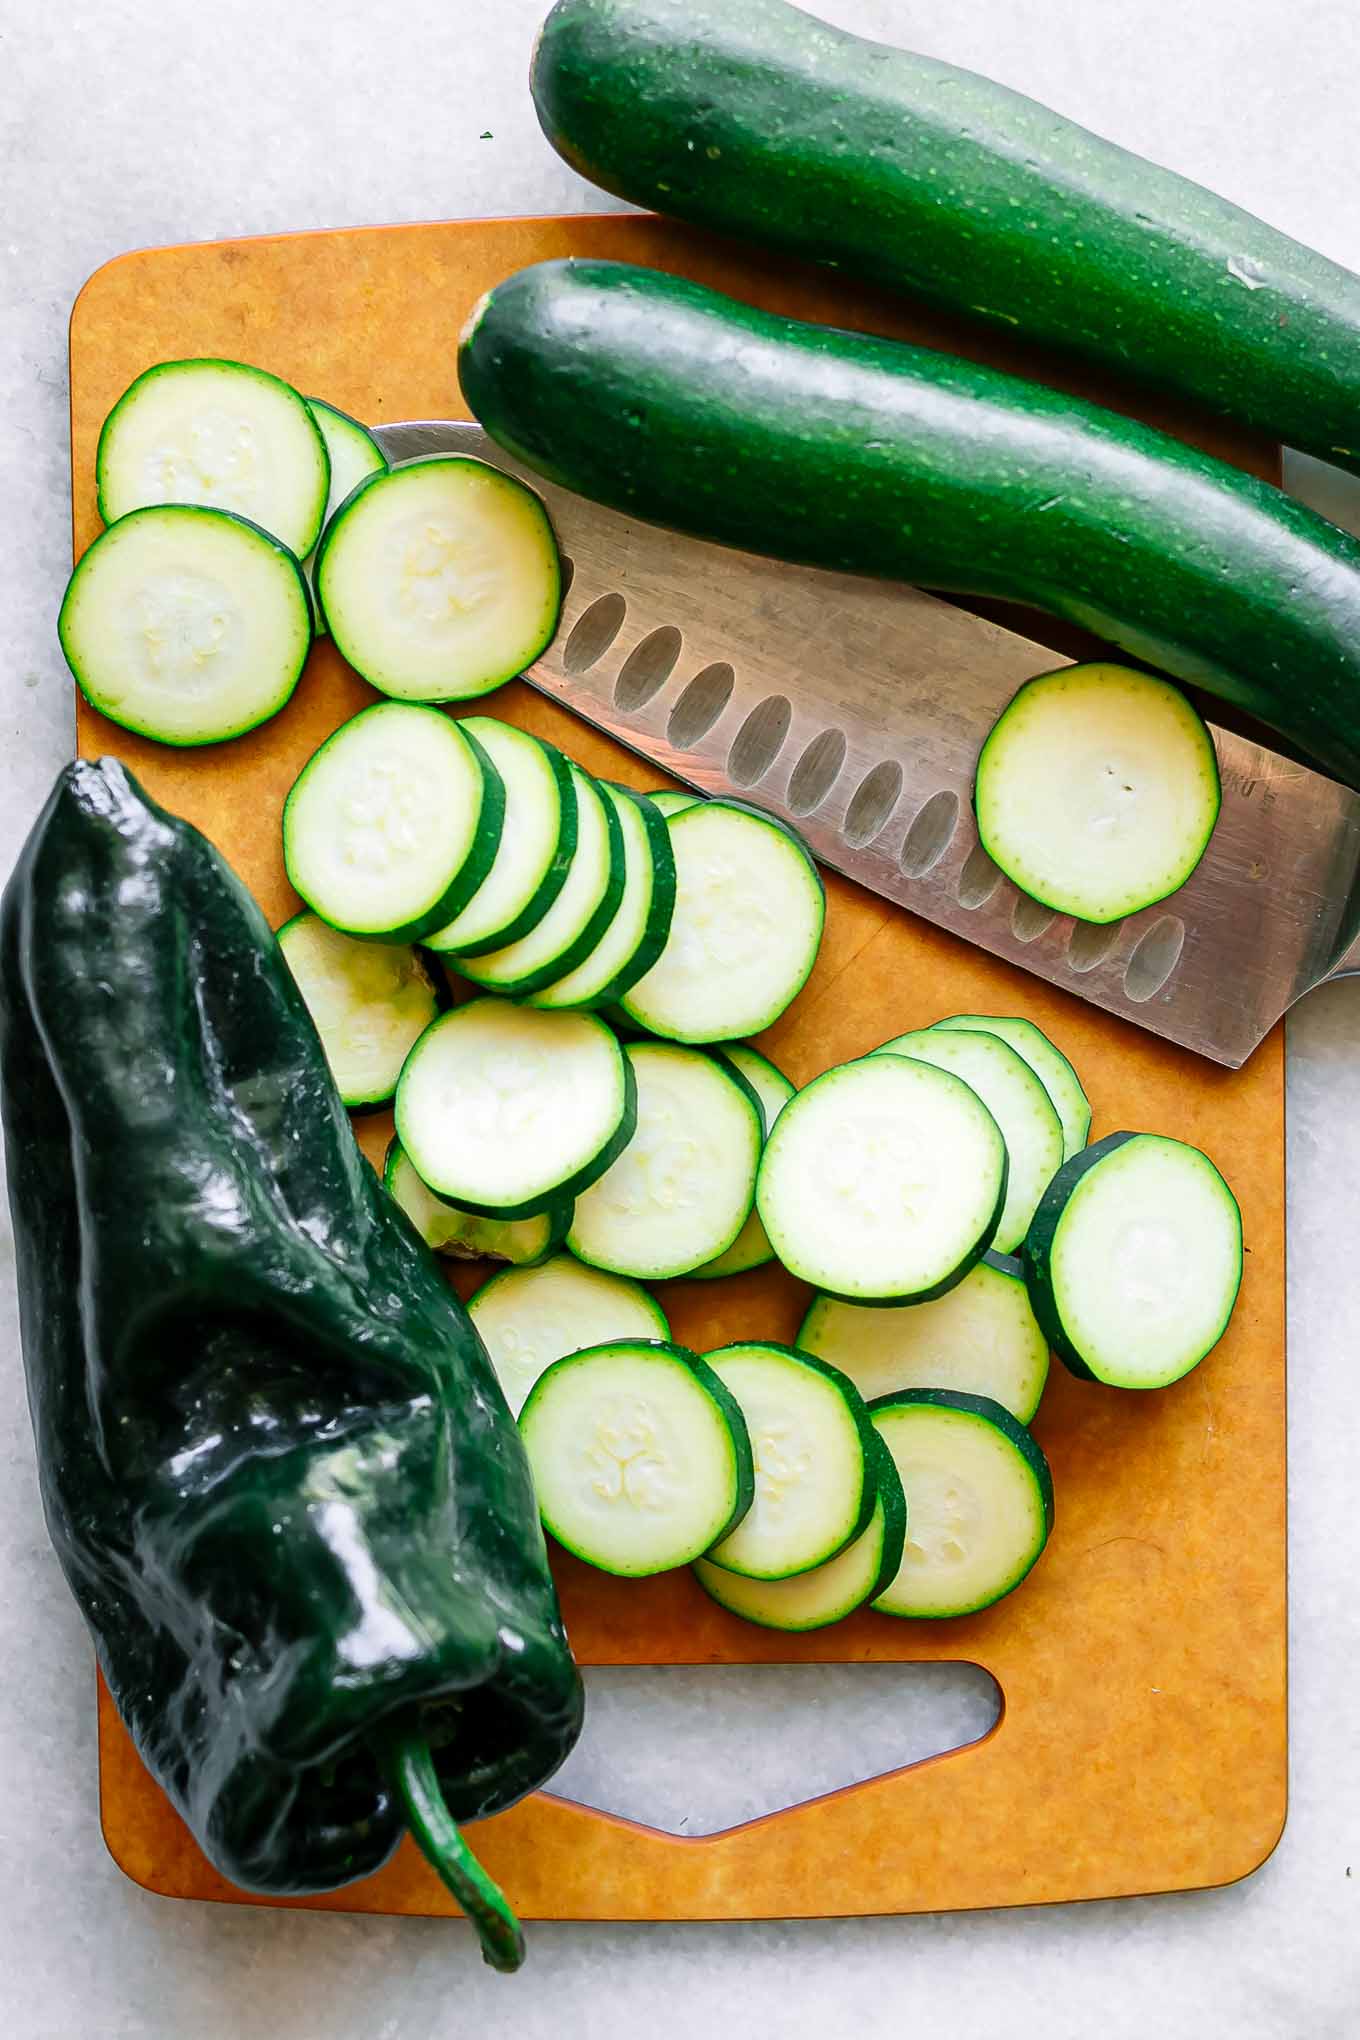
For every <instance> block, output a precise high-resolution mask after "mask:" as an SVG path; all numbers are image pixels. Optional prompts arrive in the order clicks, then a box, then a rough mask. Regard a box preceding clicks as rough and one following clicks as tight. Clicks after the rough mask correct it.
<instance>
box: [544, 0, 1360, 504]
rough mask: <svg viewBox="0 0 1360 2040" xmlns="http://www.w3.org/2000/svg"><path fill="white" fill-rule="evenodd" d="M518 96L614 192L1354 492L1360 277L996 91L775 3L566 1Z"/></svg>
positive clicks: (1182, 181) (1359, 417)
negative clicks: (948, 314)
mask: <svg viewBox="0 0 1360 2040" xmlns="http://www.w3.org/2000/svg"><path fill="white" fill-rule="evenodd" d="M533 94H534V103H535V105H536V107H537V109H538V117H539V120H540V121H541V123H542V125H543V129H544V132H545V133H546V134H547V136H548V139H549V140H550V141H551V142H552V144H553V146H554V147H555V148H556V149H558V150H559V151H560V152H561V154H562V155H563V156H565V157H566V159H567V161H568V162H569V163H571V164H572V165H573V166H574V167H575V168H576V169H578V170H579V171H581V172H582V174H583V175H584V176H586V177H589V178H591V179H592V180H593V181H594V182H595V183H596V184H600V185H603V186H604V187H605V189H606V190H609V191H614V192H618V193H619V194H620V195H621V196H622V197H624V198H629V199H632V200H634V201H635V202H636V203H637V204H639V205H645V206H651V207H654V208H655V209H656V210H658V211H659V212H663V213H672V214H674V215H675V216H676V217H677V218H680V219H685V220H692V221H694V222H696V223H697V224H699V225H701V226H706V227H713V228H716V229H717V230H718V231H719V232H721V233H726V234H733V235H738V236H741V237H744V238H747V239H751V240H755V241H763V242H765V243H767V244H768V245H770V246H771V247H775V248H782V249H786V250H787V251H788V252H789V253H791V254H794V255H800V256H803V257H805V258H807V259H808V260H810V261H813V262H820V263H824V264H826V265H827V266H828V267H830V268H844V269H846V270H849V271H851V272H853V273H857V274H859V275H861V276H867V277H871V278H873V279H874V280H875V281H876V282H878V283H881V284H886V285H888V286H889V287H890V288H892V289H899V290H904V291H908V292H910V293H911V294H912V295H913V296H917V297H921V298H925V299H928V300H929V301H931V302H932V303H934V304H938V305H946V306H949V307H950V308H951V309H953V310H956V311H961V312H967V313H971V314H973V315H974V316H976V317H977V318H979V319H982V320H985V321H987V322H988V323H989V324H991V325H994V326H1000V325H1004V326H1006V327H1008V328H1009V329H1010V330H1011V331H1014V330H1015V329H1016V328H1019V329H1020V330H1021V331H1023V332H1025V333H1027V334H1030V335H1031V336H1033V337H1034V338H1035V339H1037V340H1042V341H1045V342H1047V343H1050V344H1052V345H1053V346H1056V347H1062V348H1066V349H1071V350H1074V351H1075V352H1077V353H1079V354H1082V355H1085V356H1086V357H1087V358H1088V359H1090V360H1093V361H1097V362H1101V363H1105V364H1109V365H1111V366H1113V367H1116V368H1118V369H1120V370H1122V371H1125V372H1127V373H1129V374H1132V375H1135V376H1138V377H1140V378H1141V379H1143V380H1145V381H1147V382H1150V383H1154V384H1156V385H1159V386H1161V387H1163V388H1166V389H1171V390H1179V391H1181V392H1183V393H1184V394H1185V395H1187V396H1190V397H1193V398H1195V399H1197V400H1198V401H1200V402H1202V403H1204V404H1206V405H1208V406H1210V407H1212V409H1214V410H1216V411H1219V412H1224V413H1227V414H1229V415H1231V416H1233V417H1236V418H1241V419H1244V420H1246V422H1247V423H1249V424H1252V425H1256V426H1259V427H1261V428H1263V429H1264V430H1265V431H1267V432H1269V433H1271V434H1273V435H1274V436H1275V437H1277V438H1280V439H1284V440H1286V441H1287V442H1288V443H1289V444H1290V445H1291V446H1299V447H1303V448H1305V449H1306V450H1307V451H1309V452H1311V453H1315V454H1318V455H1320V456H1321V457H1322V458H1323V459H1324V460H1333V461H1336V462H1338V463H1339V464H1340V465H1342V466H1344V467H1350V468H1353V469H1356V470H1357V471H1360V277H1357V276H1355V275H1354V274H1352V272H1351V271H1349V270H1346V269H1342V268H1341V267H1339V265H1338V264H1336V263H1334V262H1329V261H1327V260H1326V259H1325V257H1323V256H1321V255H1317V254H1314V253H1313V252H1312V251H1311V250H1309V249H1307V248H1304V247H1301V246H1300V245H1299V243H1298V242H1297V241H1292V240H1291V239H1290V238H1289V236H1288V235H1286V234H1282V233H1279V232H1277V231H1276V230H1275V229H1274V228H1273V227H1268V226H1266V225H1265V224H1264V222H1263V221H1261V220H1258V219H1256V218H1254V217H1253V216H1252V215H1251V214H1250V213H1246V212H1243V211H1241V210H1240V208H1239V207H1237V206H1234V205H1229V204H1228V202H1227V201H1226V200H1225V199H1221V198H1218V197H1216V196H1215V195H1214V194H1213V193H1212V192H1210V191H1206V190H1205V189H1204V188H1203V187H1202V186H1201V185H1198V184H1192V183H1191V182H1190V181H1189V180H1188V179H1187V178H1184V177H1178V176H1176V175H1174V174H1173V173H1172V172H1171V171H1168V170H1162V169H1159V168H1157V167H1156V165H1154V164H1151V163H1147V162H1145V161H1144V160H1143V159H1142V158H1141V157H1139V156H1135V155H1131V154H1130V153H1129V151H1128V150H1126V149H1120V148H1117V147H1116V146H1115V145H1114V144H1113V143H1112V142H1106V141H1103V140H1102V139H1101V138H1100V137H1099V136H1098V135H1093V134H1090V133H1088V131H1087V130H1086V129H1085V128H1080V127H1077V126H1076V125H1075V124H1074V123H1073V122H1071V121H1068V120H1064V119H1063V118H1062V116H1061V115H1059V114H1056V113H1054V112H1052V111H1051V110H1050V109H1049V108H1048V107H1046V106H1040V105H1039V104H1038V103H1037V102H1036V101H1035V100H1032V99H1027V98H1025V97H1024V96H1023V95H1022V94H1020V93H1018V92H1011V91H1009V90H1008V89H1007V88H1006V87H1005V86H1003V85H995V84H993V83H991V82H990V81H989V80H988V79H986V78H980V77H978V76H977V75H976V73H974V72H971V71H962V70H957V69H955V68H954V66H952V65H950V64H942V63H938V62H936V61H934V60H933V59H931V58H929V57H918V56H912V55H910V54H909V53H908V52H906V51H904V50H895V49H891V48H889V47H888V46H886V45H885V44H882V43H875V42H866V41H864V40H863V39H862V38H860V37H859V36H854V35H849V34H847V33H846V32H845V31H843V30H841V29H838V28H832V27H830V26H828V25H827V24H826V23H824V22H820V21H817V20H815V19H814V17H813V16H811V15H809V14H805V13H803V11H802V10H801V9H800V8H796V7H790V6H788V5H786V4H785V0H558V5H557V6H556V7H554V9H553V11H552V13H551V14H550V15H549V17H548V20H547V22H546V24H545V26H544V28H543V32H542V35H541V36H540V39H539V44H538V48H537V52H536V54H535V58H534V67H533Z"/></svg>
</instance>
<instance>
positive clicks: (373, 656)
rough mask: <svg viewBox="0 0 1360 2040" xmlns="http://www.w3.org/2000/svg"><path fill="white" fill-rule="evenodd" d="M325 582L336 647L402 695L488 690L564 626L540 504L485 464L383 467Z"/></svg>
mask: <svg viewBox="0 0 1360 2040" xmlns="http://www.w3.org/2000/svg"><path fill="white" fill-rule="evenodd" d="M316 587H317V594H318V596H319V597H320V601H321V606H322V609H323V610H324V612H325V616H326V622H327V624H328V626H329V628H330V632H331V635H332V637H333V638H334V639H335V642H336V645H337V646H338V648H339V649H340V651H341V652H342V653H343V654H344V656H345V658H346V659H348V660H349V662H350V664H351V665H352V666H353V667H355V669H356V670H357V671H358V672H360V673H362V674H363V676H364V678H365V679H366V680H367V681H368V682H369V684H370V685H371V686H373V687H376V688H378V690H379V691H380V692H381V693H383V694H390V695H393V696H395V697H396V698H397V699H398V700H402V701H460V700H466V699H468V698H469V697H471V696H475V695H480V694H486V693H489V692H490V691H491V690H492V689H493V688H495V687H499V686H501V685H503V683H504V682H505V681H507V680H510V679H513V678H514V676H515V675H516V674H517V673H522V672H523V671H524V669H525V667H526V666H529V665H532V663H533V661H534V660H535V659H536V658H537V657H538V655H539V653H540V652H541V651H542V650H543V648H544V646H545V645H546V644H547V643H548V640H549V639H550V638H551V636H552V634H553V631H554V629H555V628H556V625H557V613H558V608H559V606H560V602H561V572H560V568H559V563H558V557H557V545H556V541H555V540H554V538H553V534H552V527H551V525H550V524H549V522H548V518H547V513H546V512H545V510H544V508H543V505H542V503H541V502H540V501H539V498H538V497H537V496H536V495H534V494H533V492H532V490H530V489H526V488H525V487H524V485H523V483H521V482H517V481H515V480H514V479H513V477H511V476H509V475H506V474H502V472H501V471H500V469H499V468H494V467H490V466H488V465H487V463H486V462H485V461H478V460H467V459H461V458H454V459H440V460H428V461H415V462H412V463H410V464H409V465H408V466H405V467H400V468H394V469H392V470H391V471H390V472H389V473H387V474H379V475H376V476H375V477H374V478H373V479H372V480H371V481H370V482H368V483H367V484H366V485H365V486H364V487H363V488H362V489H361V490H360V491H358V493H357V494H355V495H354V496H353V497H351V499H350V500H349V502H348V503H346V504H345V506H344V508H343V510H342V511H341V513H340V514H339V515H338V516H337V517H336V518H335V520H334V521H333V523H332V524H331V525H330V527H329V529H328V530H327V532H326V535H325V542H324V544H323V545H322V546H321V548H320V550H319V552H318V554H317V562H316Z"/></svg>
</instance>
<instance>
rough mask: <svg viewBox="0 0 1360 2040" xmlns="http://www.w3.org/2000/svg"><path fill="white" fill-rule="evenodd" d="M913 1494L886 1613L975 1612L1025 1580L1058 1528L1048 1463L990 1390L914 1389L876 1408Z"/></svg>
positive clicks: (883, 1596)
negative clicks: (972, 1392)
mask: <svg viewBox="0 0 1360 2040" xmlns="http://www.w3.org/2000/svg"><path fill="white" fill-rule="evenodd" d="M869 1411H870V1414H871V1416H872V1417H873V1420H874V1423H875V1425H876V1427H877V1429H878V1433H879V1436H880V1437H881V1438H882V1440H883V1442H884V1444H885V1445H886V1446H887V1448H888V1450H889V1452H890V1453H891V1454H892V1457H893V1461H894V1464H895V1465H896V1467H897V1471H898V1475H899V1477H900V1479H901V1482H902V1490H903V1493H904V1494H905V1495H906V1498H907V1540H906V1545H905V1547H904V1549H903V1553H902V1563H901V1565H900V1566H899V1568H898V1571H897V1576H896V1578H895V1579H894V1580H893V1581H892V1582H891V1583H890V1584H889V1585H888V1586H887V1587H885V1588H883V1589H882V1591H881V1592H880V1593H879V1594H878V1595H877V1596H876V1598H875V1600H874V1606H875V1608H877V1609H878V1610H879V1611H880V1612H881V1613H882V1614H884V1615H905V1616H912V1617H920V1616H948V1615H974V1614H976V1613H977V1611H978V1610H979V1609H980V1608H989V1607H990V1606H991V1605H992V1603H993V1602H994V1601H999V1600H1000V1599H1001V1598H1002V1596H1003V1595H1005V1594H1009V1593H1011V1592H1012V1590H1013V1589H1014V1588H1016V1587H1018V1586H1019V1584H1020V1582H1021V1580H1023V1579H1024V1577H1025V1575H1026V1573H1027V1572H1028V1571H1029V1570H1030V1568H1031V1566H1032V1565H1033V1564H1034V1563H1035V1561H1036V1559H1037V1558H1038V1557H1039V1554H1040V1553H1041V1552H1042V1550H1043V1548H1044V1546H1045V1544H1047V1542H1048V1535H1049V1531H1050V1530H1051V1529H1052V1527H1053V1480H1052V1476H1051V1475H1050V1473H1049V1470H1048V1461H1047V1460H1046V1459H1045V1458H1044V1455H1043V1453H1042V1452H1041V1451H1040V1450H1039V1447H1038V1446H1037V1445H1036V1444H1035V1442H1034V1440H1033V1438H1031V1436H1030V1434H1029V1432H1028V1431H1027V1430H1026V1429H1025V1427H1024V1425H1023V1424H1018V1423H1017V1422H1016V1421H1015V1418H1014V1417H1013V1416H1012V1415H1011V1413H1010V1411H1009V1410H1003V1409H1002V1407H1001V1405H1000V1403H997V1402H992V1401H991V1400H990V1398H989V1397H987V1396H985V1395H961V1394H959V1393H958V1392H956V1391H955V1390H952V1389H945V1388H909V1389H904V1390H902V1391H900V1392H899V1393H898V1394H896V1395H888V1396H881V1397H880V1398H879V1399H878V1401H877V1402H873V1403H871V1404H870V1405H869Z"/></svg>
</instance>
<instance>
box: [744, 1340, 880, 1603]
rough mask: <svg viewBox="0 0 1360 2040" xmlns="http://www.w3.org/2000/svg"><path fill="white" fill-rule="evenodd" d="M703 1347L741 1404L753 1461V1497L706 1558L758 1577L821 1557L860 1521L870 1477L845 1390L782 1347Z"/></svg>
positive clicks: (801, 1567) (776, 1575)
mask: <svg viewBox="0 0 1360 2040" xmlns="http://www.w3.org/2000/svg"><path fill="white" fill-rule="evenodd" d="M706 1357H707V1360H708V1364H709V1366H710V1367H711V1368H712V1369H713V1371H714V1373H715V1374H716V1375H718V1376H719V1378H720V1379H721V1380H722V1381H723V1382H725V1383H726V1385H727V1387H728V1388H729V1389H730V1390H731V1391H732V1394H733V1395H734V1396H735V1397H736V1399H737V1402H738V1403H739V1404H740V1406H741V1413H742V1415H743V1417H744V1418H745V1419H746V1428H747V1431H748V1432H749V1434H750V1439H751V1452H752V1455H753V1458H754V1461H755V1499H754V1501H753V1502H752V1504H751V1507H750V1508H749V1510H748V1511H747V1513H746V1515H745V1516H744V1517H743V1518H742V1520H741V1522H740V1523H739V1524H738V1525H737V1527H736V1529H735V1530H734V1531H732V1533H731V1535H730V1536H728V1537H725V1538H724V1539H723V1540H722V1542H721V1543H720V1544H715V1545H714V1547H713V1549H712V1550H711V1551H710V1552H709V1553H708V1556H709V1558H710V1559H711V1560H712V1562H713V1564H714V1565H718V1566H722V1567H724V1568H725V1569H726V1570H727V1571H728V1572H737V1573H743V1574H745V1575H746V1576H747V1577H748V1578H752V1579H760V1580H778V1579H787V1578H789V1577H790V1576H791V1575H792V1574H794V1573H801V1572H808V1571H810V1570H811V1568H812V1567H814V1566H820V1565H824V1564H825V1563H826V1562H827V1560H828V1559H830V1558H833V1557H834V1556H835V1554H836V1553H837V1552H838V1551H840V1550H842V1549H843V1548H844V1546H845V1545H846V1544H847V1543H849V1542H850V1540H851V1539H852V1538H853V1537H854V1536H855V1535H856V1533H857V1532H858V1530H859V1529H860V1527H861V1525H862V1523H863V1520H864V1519H863V1506H864V1498H865V1497H864V1489H865V1483H866V1481H867V1480H868V1479H869V1474H868V1472H867V1470H866V1466H865V1459H864V1440H863V1434H862V1431H861V1428H860V1422H859V1421H858V1420H857V1418H856V1415H855V1414H854V1411H852V1409H851V1407H850V1402H849V1401H848V1400H847V1396H846V1394H845V1392H843V1391H842V1389H841V1388H839V1387H838V1386H837V1384H836V1383H835V1382H834V1381H832V1380H831V1379H829V1378H828V1377H827V1376H826V1375H825V1374H823V1373H821V1372H820V1371H819V1370H818V1369H816V1368H813V1367H809V1366H808V1365H807V1364H806V1363H805V1362H803V1361H801V1360H799V1359H798V1358H797V1356H796V1355H794V1354H791V1353H787V1352H783V1351H781V1350H780V1349H779V1348H777V1347H770V1346H762V1345H758V1344H750V1345H735V1346H725V1347H723V1348H722V1349H721V1351H719V1352H716V1353H710V1354H708V1355H707V1356H706ZM856 1407H858V1402H857V1400H856ZM861 1414H862V1413H861Z"/></svg>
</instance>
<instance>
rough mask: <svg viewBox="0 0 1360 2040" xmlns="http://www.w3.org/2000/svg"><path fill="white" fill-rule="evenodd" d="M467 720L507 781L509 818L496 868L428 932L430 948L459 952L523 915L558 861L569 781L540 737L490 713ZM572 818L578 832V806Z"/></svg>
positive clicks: (479, 943) (479, 945)
mask: <svg viewBox="0 0 1360 2040" xmlns="http://www.w3.org/2000/svg"><path fill="white" fill-rule="evenodd" d="M462 727H464V728H466V729H468V730H470V731H471V733H472V735H473V736H474V737H476V739H477V741H478V742H479V743H480V744H481V745H482V746H483V747H484V748H485V750H486V751H487V752H488V753H489V755H490V757H491V761H492V763H493V764H494V765H495V767H496V770H497V771H498V772H499V773H500V775H501V778H502V780H503V781H504V782H505V822H504V825H503V827H502V830H501V840H500V842H499V843H498V844H497V846H496V856H495V861H494V862H493V864H492V866H491V869H490V871H489V872H488V873H487V875H486V877H485V878H484V879H483V880H482V882H481V884H480V885H479V886H478V888H477V890H476V892H475V893H474V894H473V895H472V898H471V899H470V900H469V901H468V903H467V905H466V906H465V907H464V908H463V911H462V913H461V914H459V915H458V916H457V917H456V918H455V919H454V920H452V921H450V922H449V923H448V925H447V926H446V927H443V928H436V929H435V931H434V933H433V934H432V935H431V936H430V937H429V938H428V947H429V948H431V949H437V950H439V951H441V952H447V953H449V954H451V955H453V956H455V957H456V956H457V954H458V952H459V950H460V949H467V950H473V951H480V950H483V949H485V947H486V945H487V944H488V943H489V942H492V941H494V940H495V938H496V937H497V936H498V935H500V934H502V931H506V930H509V929H510V928H511V927H512V926H513V925H514V924H516V923H518V922H521V921H522V919H523V917H524V915H525V912H526V909H528V908H529V906H530V905H531V903H532V902H533V901H534V900H535V898H536V897H537V896H538V895H539V894H540V892H541V891H542V890H543V888H544V886H545V883H546V881H547V879H548V874H549V873H550V872H551V870H552V868H553V864H554V860H555V858H556V856H557V850H558V845H559V843H560V842H561V838H562V831H563V828H564V826H565V820H566V818H565V816H564V800H563V783H562V781H561V780H560V779H559V778H558V776H557V773H556V771H555V770H554V765H553V760H552V758H551V757H550V756H549V754H548V752H547V751H546V750H545V749H544V747H543V745H542V744H540V743H539V742H538V740H537V738H535V737H531V736H530V735H528V733H527V732H526V731H524V730H518V729H516V728H515V727H514V725H513V724H512V723H502V722H497V721H496V720H495V719H494V718H493V717H491V716H488V715H476V716H465V717H464V718H463V723H462ZM570 797H571V798H572V799H573V800H574V793H573V794H572V795H571V796H570ZM571 821H572V832H573V835H574V833H575V815H574V810H573V814H572V817H571ZM549 904H550V902H549V903H548V904H545V906H544V912H545V913H546V912H547V911H548V905H549ZM539 918H541V916H540V917H539ZM525 932H526V933H527V932H528V931H527V929H526V930H525Z"/></svg>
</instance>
